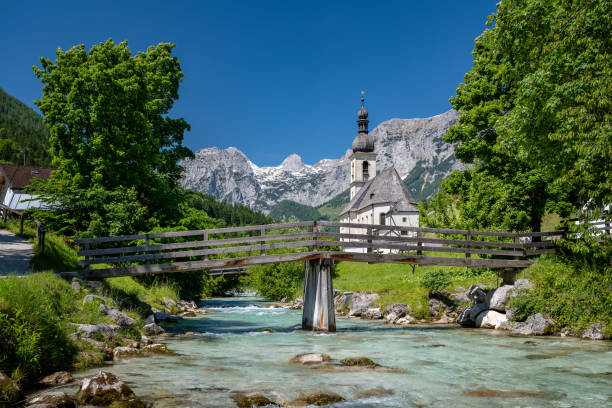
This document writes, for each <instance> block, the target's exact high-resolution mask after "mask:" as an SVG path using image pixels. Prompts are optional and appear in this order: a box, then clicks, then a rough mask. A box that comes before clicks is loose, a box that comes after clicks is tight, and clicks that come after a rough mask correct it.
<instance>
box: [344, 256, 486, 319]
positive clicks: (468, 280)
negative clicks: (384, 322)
mask: <svg viewBox="0 0 612 408" xmlns="http://www.w3.org/2000/svg"><path fill="white" fill-rule="evenodd" d="M439 269H442V270H445V271H447V272H448V273H449V274H450V275H451V278H452V280H451V284H450V285H448V286H447V287H446V289H448V290H450V291H454V290H455V287H456V286H462V287H464V288H466V289H467V288H468V287H469V286H470V285H473V284H475V283H482V284H485V285H489V286H496V280H497V275H496V272H494V271H490V270H476V269H468V268H463V267H440V266H417V267H416V268H415V271H414V273H413V272H412V267H411V266H410V265H403V264H385V263H381V264H367V263H363V262H340V263H339V264H338V265H337V266H336V271H337V276H336V277H335V278H334V288H335V289H340V290H343V291H360V292H370V293H377V294H379V295H380V298H378V300H377V301H376V302H375V303H376V304H377V305H379V306H381V307H385V306H387V305H391V304H393V303H405V304H407V305H409V306H410V307H412V309H413V310H414V311H415V314H416V315H417V317H426V316H427V315H428V314H429V312H428V311H427V308H428V300H427V294H428V289H426V288H424V287H422V283H421V280H422V278H423V276H424V275H425V274H427V273H428V272H431V271H435V270H439Z"/></svg>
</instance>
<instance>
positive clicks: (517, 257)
mask: <svg viewBox="0 0 612 408" xmlns="http://www.w3.org/2000/svg"><path fill="white" fill-rule="evenodd" d="M518 244H520V240H519V236H518V234H516V235H515V236H514V245H518ZM514 250H515V251H516V252H517V253H518V248H514ZM524 255H525V251H523V256H524ZM514 259H520V256H518V255H517V256H515V257H514Z"/></svg>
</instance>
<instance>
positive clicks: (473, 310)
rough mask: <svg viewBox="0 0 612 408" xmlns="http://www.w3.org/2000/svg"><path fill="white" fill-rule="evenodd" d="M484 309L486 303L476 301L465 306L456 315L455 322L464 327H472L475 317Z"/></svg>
mask: <svg viewBox="0 0 612 408" xmlns="http://www.w3.org/2000/svg"><path fill="white" fill-rule="evenodd" d="M485 310H487V305H486V304H484V303H477V304H475V305H474V306H470V307H467V308H466V309H465V310H464V311H463V312H461V313H460V314H459V316H458V317H457V323H459V324H460V325H461V326H465V327H474V326H475V325H476V317H478V315H479V314H480V313H482V312H484V311H485Z"/></svg>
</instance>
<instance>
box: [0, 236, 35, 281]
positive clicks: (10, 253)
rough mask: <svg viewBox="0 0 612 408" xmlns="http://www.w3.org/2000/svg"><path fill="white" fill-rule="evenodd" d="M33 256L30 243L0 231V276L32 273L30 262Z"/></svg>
mask: <svg viewBox="0 0 612 408" xmlns="http://www.w3.org/2000/svg"><path fill="white" fill-rule="evenodd" d="M33 256H34V249H33V247H32V243H30V241H28V240H27V239H25V238H21V237H18V236H17V235H15V234H13V233H12V232H9V231H7V230H5V229H0V276H6V275H8V274H10V273H16V274H18V275H23V274H27V273H30V260H31V259H32V257H33Z"/></svg>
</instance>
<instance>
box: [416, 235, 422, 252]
mask: <svg viewBox="0 0 612 408" xmlns="http://www.w3.org/2000/svg"><path fill="white" fill-rule="evenodd" d="M422 238H423V232H422V231H417V253H416V254H417V256H421V255H423V251H422V250H421V248H422V247H423V242H422V241H421V239H422Z"/></svg>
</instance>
